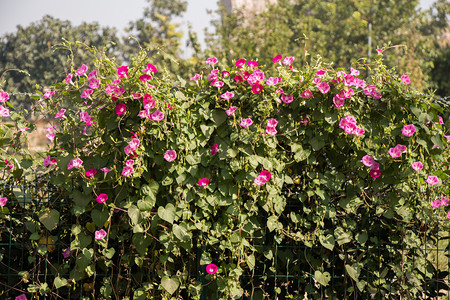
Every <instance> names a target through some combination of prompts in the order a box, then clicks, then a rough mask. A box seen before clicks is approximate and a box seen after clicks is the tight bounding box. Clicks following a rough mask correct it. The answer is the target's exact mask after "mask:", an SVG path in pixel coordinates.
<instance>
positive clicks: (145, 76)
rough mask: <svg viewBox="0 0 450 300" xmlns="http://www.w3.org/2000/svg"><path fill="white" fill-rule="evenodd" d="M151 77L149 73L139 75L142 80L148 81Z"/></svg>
mask: <svg viewBox="0 0 450 300" xmlns="http://www.w3.org/2000/svg"><path fill="white" fill-rule="evenodd" d="M150 79H152V76H150V75H148V74H143V75H141V76H139V80H140V81H148V80H150Z"/></svg>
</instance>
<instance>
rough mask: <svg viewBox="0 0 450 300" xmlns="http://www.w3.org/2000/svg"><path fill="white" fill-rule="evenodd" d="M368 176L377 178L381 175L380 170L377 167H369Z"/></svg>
mask: <svg viewBox="0 0 450 300" xmlns="http://www.w3.org/2000/svg"><path fill="white" fill-rule="evenodd" d="M369 174H370V177H372V178H373V179H377V178H378V177H380V175H381V172H380V170H379V169H373V168H372V169H371V170H370V173H369Z"/></svg>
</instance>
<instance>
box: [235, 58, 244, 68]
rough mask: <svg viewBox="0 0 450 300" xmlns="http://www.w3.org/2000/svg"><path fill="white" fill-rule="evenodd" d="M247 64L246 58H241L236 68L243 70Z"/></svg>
mask: <svg viewBox="0 0 450 300" xmlns="http://www.w3.org/2000/svg"><path fill="white" fill-rule="evenodd" d="M244 64H245V59H244V58H239V59H238V60H237V61H236V64H235V65H236V67H238V68H242V66H243V65H244Z"/></svg>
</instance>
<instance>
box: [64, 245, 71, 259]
mask: <svg viewBox="0 0 450 300" xmlns="http://www.w3.org/2000/svg"><path fill="white" fill-rule="evenodd" d="M71 254H72V250H70V247H69V248H67V249H66V250H64V251H63V253H62V256H63V257H64V258H69V257H70V255H71Z"/></svg>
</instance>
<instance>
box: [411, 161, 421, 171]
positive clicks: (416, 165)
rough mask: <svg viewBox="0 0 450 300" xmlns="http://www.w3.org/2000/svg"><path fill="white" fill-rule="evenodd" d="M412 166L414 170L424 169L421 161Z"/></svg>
mask: <svg viewBox="0 0 450 300" xmlns="http://www.w3.org/2000/svg"><path fill="white" fill-rule="evenodd" d="M411 168H413V170H414V171H419V170H422V169H423V164H422V163H421V162H420V161H416V162H413V163H412V164H411Z"/></svg>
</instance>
